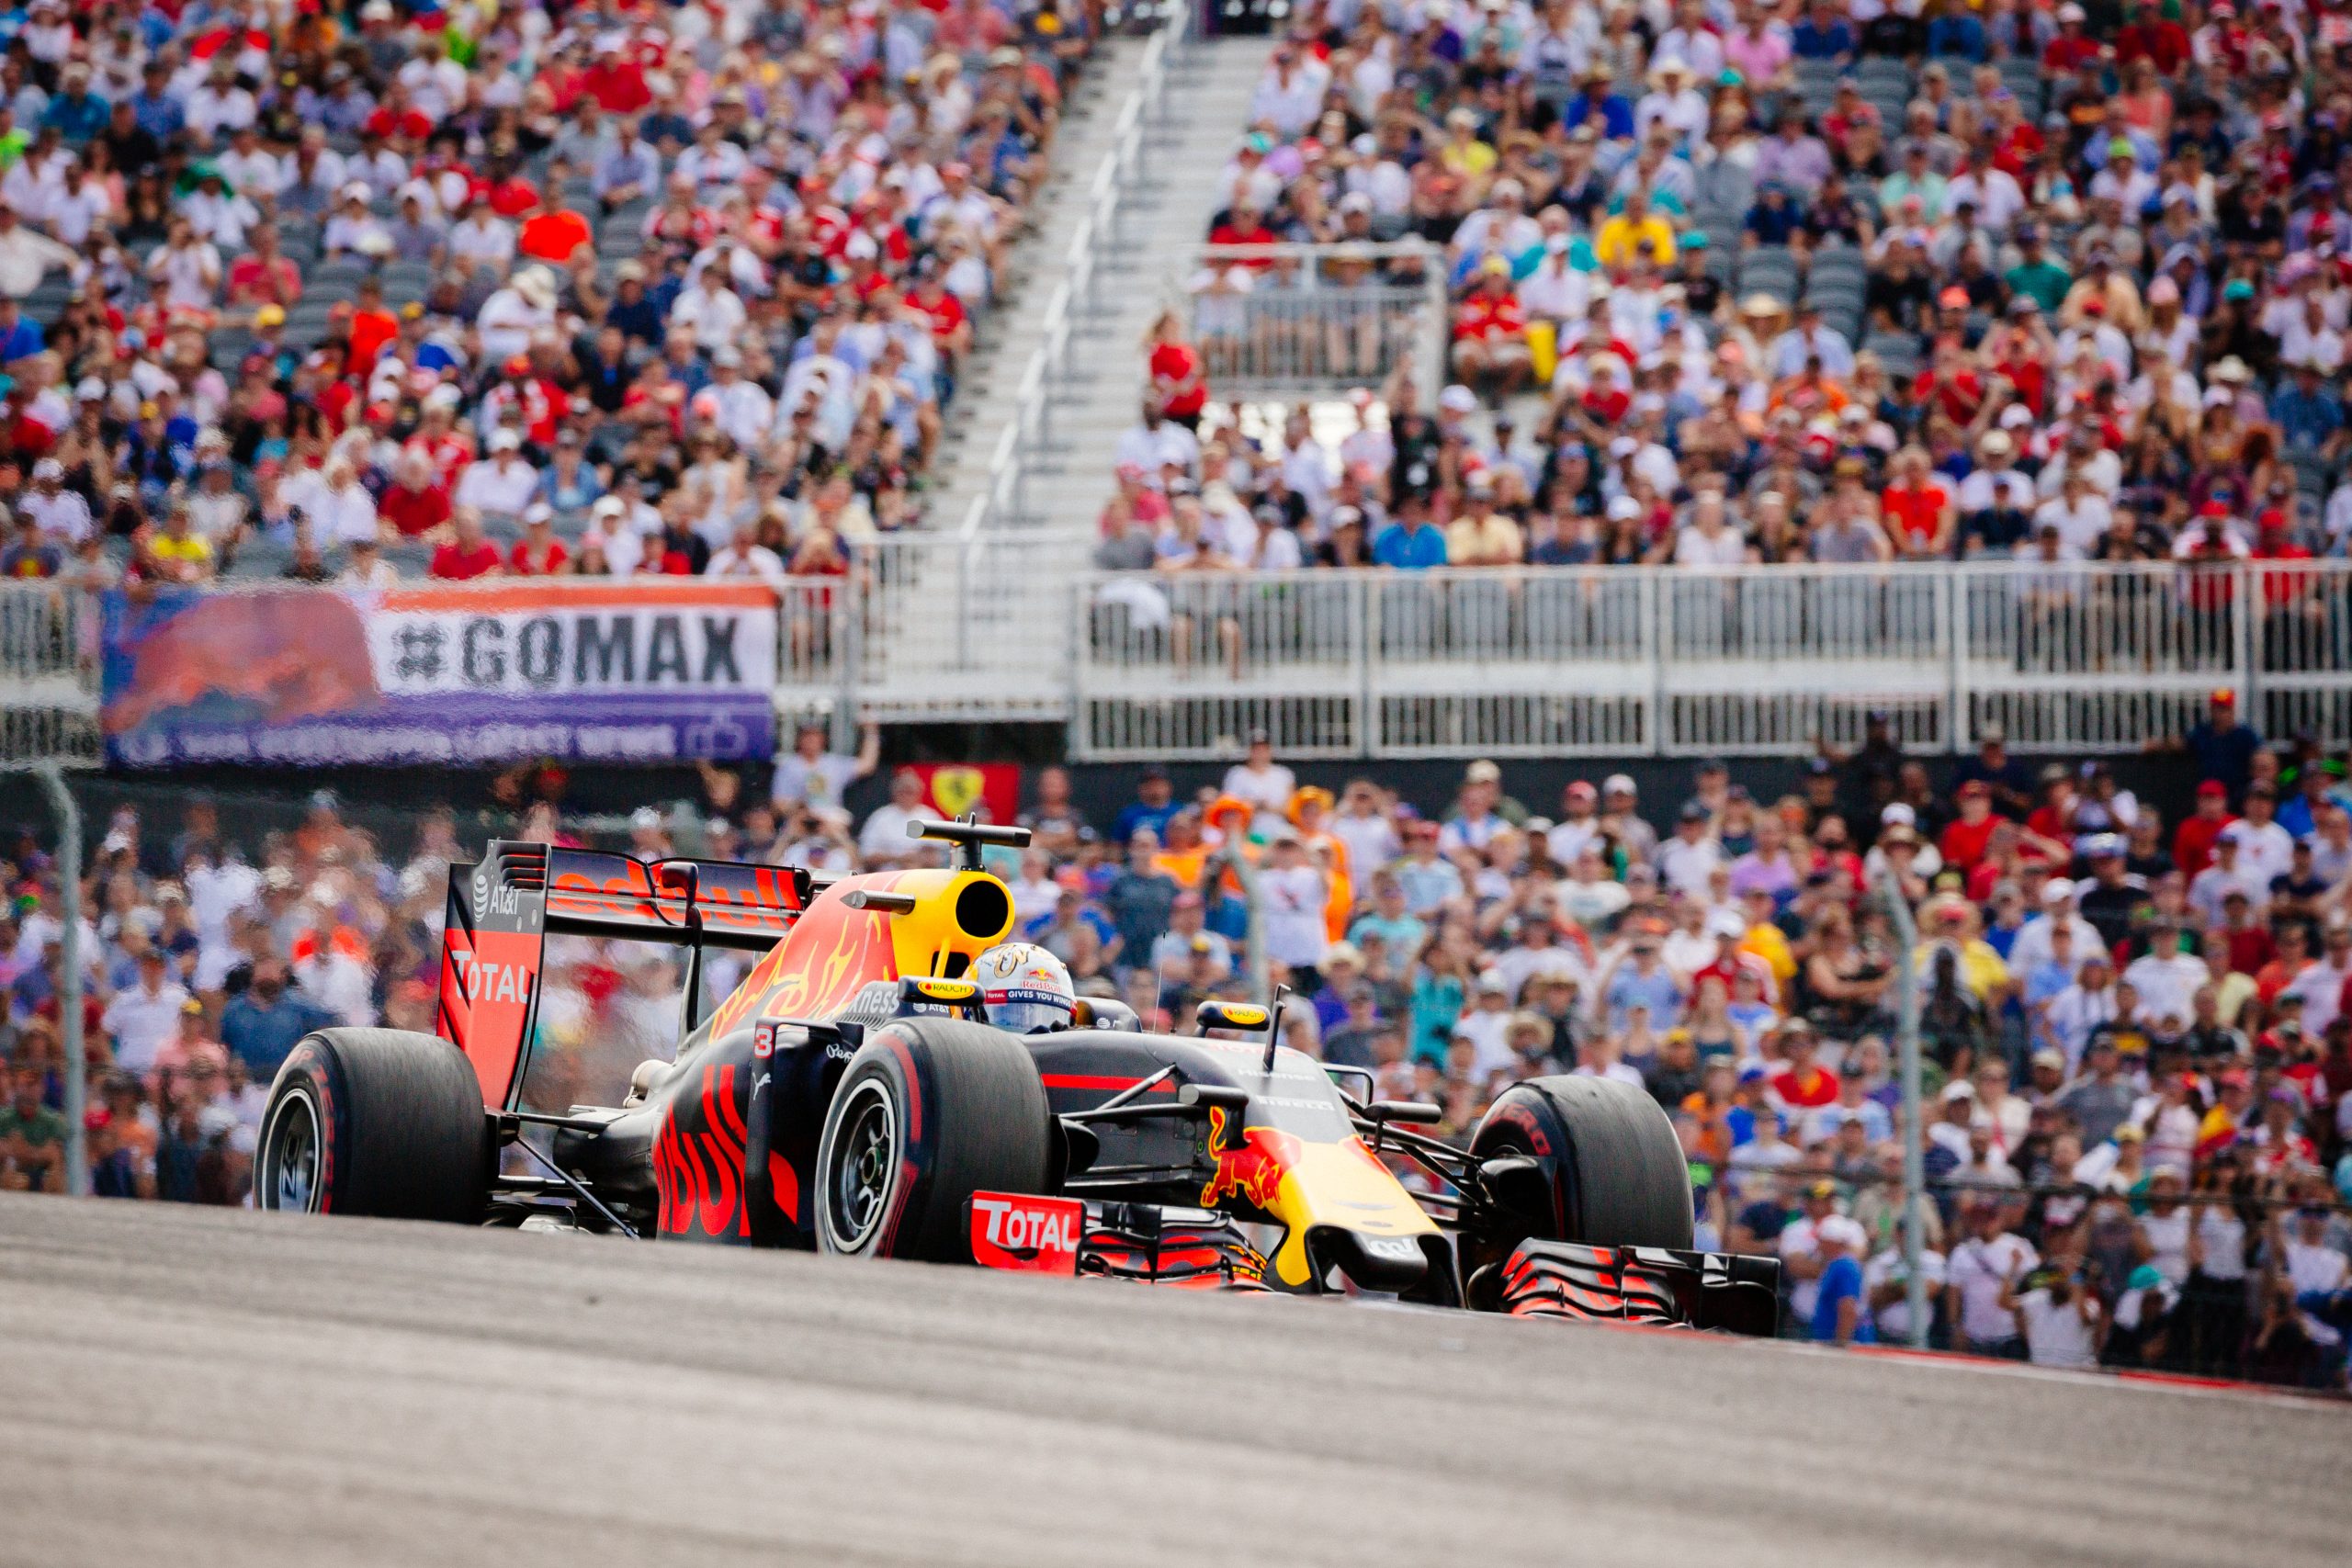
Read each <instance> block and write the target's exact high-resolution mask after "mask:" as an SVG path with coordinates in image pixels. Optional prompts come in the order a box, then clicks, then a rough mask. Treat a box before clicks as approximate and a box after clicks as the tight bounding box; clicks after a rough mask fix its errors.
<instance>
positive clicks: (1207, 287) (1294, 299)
mask: <svg viewBox="0 0 2352 1568" xmlns="http://www.w3.org/2000/svg"><path fill="white" fill-rule="evenodd" d="M1445 276H1446V275H1445V256H1444V254H1442V253H1441V252H1439V251H1438V250H1436V249H1435V248H1434V247H1432V246H1430V245H1429V244H1427V243H1424V242H1422V241H1420V240H1419V239H1408V240H1397V241H1391V242H1387V243H1341V244H1329V245H1292V244H1277V245H1203V246H1200V247H1199V248H1197V249H1196V250H1194V251H1193V252H1192V253H1191V254H1189V255H1187V256H1185V257H1183V258H1182V259H1181V260H1180V261H1179V262H1178V263H1177V265H1175V267H1174V268H1173V269H1172V270H1171V272H1170V276H1169V280H1168V286H1167V294H1168V299H1169V303H1170V305H1171V306H1172V307H1174V308H1175V309H1176V310H1178V311H1179V312H1180V313H1181V314H1182V316H1183V319H1184V322H1185V327H1186V331H1187V333H1188V334H1189V341H1190V342H1191V343H1192V344H1193V346H1194V347H1195V348H1196V349H1197V350H1198V351H1199V353H1200V355H1201V367H1202V372H1203V374H1204V376H1205V377H1206V378H1207V381H1208V384H1209V386H1210V387H1212V388H1214V389H1216V396H1217V397H1218V399H1220V400H1225V401H1230V402H1263V401H1275V400H1291V399H1296V398H1317V397H1321V398H1329V397H1333V396H1336V395H1338V394H1340V393H1341V392H1344V391H1347V390H1349V389H1353V388H1357V387H1366V388H1371V389H1375V390H1376V389H1379V388H1381V387H1382V386H1383V385H1385V383H1386V382H1387V381H1388V379H1389V378H1391V377H1393V376H1395V375H1397V373H1398V372H1400V371H1402V372H1404V373H1406V374H1407V375H1408V377H1409V378H1410V379H1411V381H1412V383H1413V385H1414V386H1415V388H1416V389H1418V390H1419V394H1420V406H1421V407H1422V408H1423V409H1425V410H1427V409H1433V408H1435V407H1436V406H1437V394H1438V390H1439V389H1440V388H1441V387H1442V385H1443V384H1444V380H1445V375H1446V341H1447V336H1448V333H1449V329H1450V323H1451V320H1452V317H1451V313H1450V312H1451V309H1452V307H1451V305H1450V304H1449V302H1448V300H1447V297H1446V288H1445Z"/></svg>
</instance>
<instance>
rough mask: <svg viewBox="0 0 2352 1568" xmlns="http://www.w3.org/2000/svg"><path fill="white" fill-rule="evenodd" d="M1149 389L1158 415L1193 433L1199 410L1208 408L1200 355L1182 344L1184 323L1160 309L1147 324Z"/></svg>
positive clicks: (1198, 419) (1206, 382) (1205, 382)
mask: <svg viewBox="0 0 2352 1568" xmlns="http://www.w3.org/2000/svg"><path fill="white" fill-rule="evenodd" d="M1150 347H1151V363H1150V375H1151V389H1152V391H1153V392H1154V393H1155V394H1156V395H1157V396H1158V397H1159V412H1161V413H1162V414H1163V415H1165V416H1166V417H1167V418H1169V419H1171V420H1174V421H1175V422H1176V423H1178V424H1181V425H1182V426H1183V427H1184V428H1185V429H1187V430H1197V429H1199V427H1200V423H1201V411H1202V410H1203V409H1204V408H1206V407H1207V406H1208V400H1209V388H1208V379H1207V378H1206V376H1204V374H1203V371H1202V367H1201V356H1200V354H1199V353H1198V352H1197V351H1196V350H1195V349H1194V348H1193V345H1192V344H1188V343H1186V342H1185V341H1184V321H1183V318H1182V317H1181V316H1179V315H1178V314H1177V313H1176V312H1175V311H1173V310H1162V311H1161V312H1159V320H1158V321H1154V322H1152V323H1151V337H1150Z"/></svg>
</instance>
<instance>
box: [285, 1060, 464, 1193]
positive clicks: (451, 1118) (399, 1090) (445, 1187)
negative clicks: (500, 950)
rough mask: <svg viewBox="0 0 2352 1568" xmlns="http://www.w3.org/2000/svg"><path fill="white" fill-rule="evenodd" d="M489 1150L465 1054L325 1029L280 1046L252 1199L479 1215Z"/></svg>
mask: <svg viewBox="0 0 2352 1568" xmlns="http://www.w3.org/2000/svg"><path fill="white" fill-rule="evenodd" d="M496 1153H497V1145H496V1141H495V1140H494V1139H493V1138H492V1135H491V1125H490V1118H489V1117H488V1115H487V1114H486V1113H485V1112H484V1111H483V1110H482V1102H481V1084H480V1082H479V1081H478V1080H477V1079H476V1078H475V1077H474V1069H473V1064H471V1063H470V1062H469V1061H467V1060H466V1057H465V1054H464V1053H463V1052H461V1051H459V1050H458V1048H457V1047H456V1046H455V1045H452V1044H450V1043H448V1042H447V1041H446V1040H442V1039H438V1038H436V1037H435V1036H433V1035H430V1034H411V1033H407V1032H403V1031H401V1030H397V1029H322V1030H320V1031H319V1032H317V1033H315V1034H307V1035H304V1036H303V1037H302V1038H301V1039H300V1041H298V1042H296V1043H295V1046H294V1049H293V1050H292V1051H290V1052H288V1054H287V1057H286V1061H285V1064H284V1065H283V1066H280V1067H279V1068H278V1069H277V1081H276V1082H275V1083H273V1084H272V1085H271V1086H270V1090H269V1108H268V1110H267V1111H265V1112H264V1113H263V1115H262V1121H261V1138H260V1142H259V1144H258V1145H257V1146H256V1147H255V1149H254V1207H255V1208H257V1209H290V1210H294V1211H297V1212H300V1213H314V1214H326V1213H334V1214H366V1215H372V1216H375V1217H377V1218H379V1219H393V1220H445V1221H448V1222H450V1223H452V1224H477V1223H479V1222H480V1221H481V1217H482V1212H483V1210H484V1208H485V1207H486V1206H487V1205H488V1202H489V1199H490V1179H491V1173H492V1166H493V1162H494V1158H495V1156H496Z"/></svg>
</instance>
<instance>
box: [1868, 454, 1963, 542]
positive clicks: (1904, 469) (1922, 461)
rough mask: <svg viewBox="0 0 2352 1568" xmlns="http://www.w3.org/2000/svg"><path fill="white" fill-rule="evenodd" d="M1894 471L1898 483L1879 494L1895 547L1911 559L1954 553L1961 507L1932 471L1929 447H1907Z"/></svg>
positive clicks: (1888, 533) (1899, 456) (1897, 459)
mask: <svg viewBox="0 0 2352 1568" xmlns="http://www.w3.org/2000/svg"><path fill="white" fill-rule="evenodd" d="M1894 473H1895V477H1894V483H1893V484H1891V485H1889V486H1887V487H1886V489H1885V491H1883V492H1882V493H1881V494H1880V496H1879V506H1880V510H1881V511H1882V512H1883V513H1884V515H1885V518H1886V532H1887V536H1888V537H1889V538H1891V539H1893V540H1894V547H1895V549H1896V550H1897V551H1898V552H1900V553H1901V554H1902V555H1903V556H1904V557H1905V558H1907V559H1910V560H1934V559H1939V558H1944V557H1947V556H1949V555H1951V541H1952V535H1953V532H1954V530H1955V529H1956V528H1957V527H1958V526H1959V524H1960V509H1959V507H1958V506H1956V505H1955V504H1953V502H1952V496H1951V491H1950V490H1948V489H1946V488H1945V486H1944V485H1943V483H1942V481H1941V480H1940V479H1938V478H1937V477H1936V475H1934V474H1933V473H1931V472H1930V471H1929V470H1928V452H1927V448H1926V447H1924V446H1906V447H1905V448H1904V449H1903V450H1902V451H1901V452H1899V453H1897V454H1896V455H1895V458H1894Z"/></svg>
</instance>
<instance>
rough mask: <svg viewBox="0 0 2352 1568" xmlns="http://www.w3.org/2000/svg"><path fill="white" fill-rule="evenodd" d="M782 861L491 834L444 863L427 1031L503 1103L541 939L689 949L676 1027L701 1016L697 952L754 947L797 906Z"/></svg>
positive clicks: (794, 879)
mask: <svg viewBox="0 0 2352 1568" xmlns="http://www.w3.org/2000/svg"><path fill="white" fill-rule="evenodd" d="M813 892H814V884H813V883H812V880H811V878H810V876H809V873H808V872H806V871H803V870H800V869H798V868H797V867H791V866H775V865H751V864H747V863H743V862H741V861H706V860H668V861H656V862H653V863H650V864H649V863H646V862H644V861H639V860H635V859H632V858H630V857H629V856H628V855H623V854H614V853H611V852H606V851H602V850H572V849H563V848H560V847H551V846H549V845H547V844H526V843H516V842H512V841H509V840H492V842H491V844H490V847H489V848H488V849H487V850H486V851H485V852H483V854H482V858H481V863H479V864H475V865H452V866H451V867H450V868H449V892H448V900H447V906H446V919H445V922H444V925H443V930H442V937H441V977H440V988H439V994H438V997H437V999H436V1003H435V1010H434V1030H435V1032H436V1033H438V1034H439V1035H440V1036H441V1038H443V1039H444V1040H447V1041H448V1042H450V1043H452V1044H454V1045H456V1046H457V1047H458V1049H459V1050H461V1051H463V1052H465V1054H466V1055H467V1056H468V1057H469V1058H470V1059H471V1061H472V1062H473V1065H474V1073H475V1076H476V1077H479V1078H480V1079H481V1094H482V1103H483V1104H484V1105H487V1106H491V1107H494V1108H496V1109H500V1110H512V1109H513V1108H514V1105H515V1100H516V1099H517V1097H518V1096H519V1094H520V1092H521V1089H522V1079H523V1067H524V1062H523V1055H524V1051H525V1049H526V1046H527V1044H528V1043H529V1041H530V1038H531V1029H532V1024H533V1022H534V1021H535V1020H536V1018H537V1010H538V997H539V964H540V952H541V948H542V946H543V944H544V942H545V941H546V939H547V937H548V935H549V934H550V933H552V934H554V935H558V936H567V935H570V936H596V937H612V938H617V939H620V940H623V941H628V942H666V943H669V944H671V945H673V946H677V947H684V948H687V949H689V950H690V952H691V953H692V956H691V958H690V959H689V960H688V963H687V966H686V985H685V991H686V1032H689V1033H691V1032H693V1031H694V1029H695V1027H696V1026H697V1025H698V1024H699V1022H700V1021H701V1019H700V1013H701V992H702V950H703V949H704V948H706V947H724V948H735V949H740V950H742V951H745V952H752V953H765V952H766V951H767V950H768V949H770V948H771V947H774V946H775V944H776V943H777V942H779V941H781V940H782V939H783V938H784V935H785V933H786V932H787V931H790V930H791V929H792V922H793V921H794V920H795V919H797V918H798V917H799V914H800V911H801V910H802V909H804V908H807V907H808V904H809V898H810V897H811V896H812V894H813Z"/></svg>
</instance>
